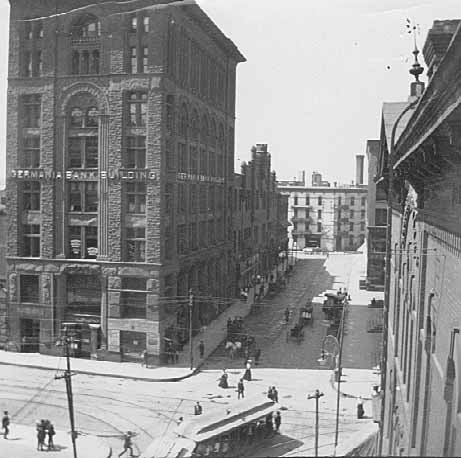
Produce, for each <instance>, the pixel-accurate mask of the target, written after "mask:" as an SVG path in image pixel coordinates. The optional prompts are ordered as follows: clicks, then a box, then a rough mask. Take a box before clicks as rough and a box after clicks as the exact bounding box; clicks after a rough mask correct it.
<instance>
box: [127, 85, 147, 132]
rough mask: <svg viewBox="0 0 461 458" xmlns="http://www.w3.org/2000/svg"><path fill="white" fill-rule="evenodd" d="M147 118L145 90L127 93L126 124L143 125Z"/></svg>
mask: <svg viewBox="0 0 461 458" xmlns="http://www.w3.org/2000/svg"><path fill="white" fill-rule="evenodd" d="M146 118H147V92H144V91H135V92H130V93H129V94H128V124H129V125H130V126H132V127H144V126H145V125H146Z"/></svg>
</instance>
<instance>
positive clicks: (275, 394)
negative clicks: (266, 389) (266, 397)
mask: <svg viewBox="0 0 461 458" xmlns="http://www.w3.org/2000/svg"><path fill="white" fill-rule="evenodd" d="M272 400H273V401H274V402H279V392H278V391H277V388H275V386H273V387H272Z"/></svg>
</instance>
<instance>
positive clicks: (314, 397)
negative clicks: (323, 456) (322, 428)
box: [307, 390, 323, 456]
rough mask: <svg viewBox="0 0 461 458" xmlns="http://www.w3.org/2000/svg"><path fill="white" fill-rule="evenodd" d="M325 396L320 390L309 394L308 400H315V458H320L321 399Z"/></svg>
mask: <svg viewBox="0 0 461 458" xmlns="http://www.w3.org/2000/svg"><path fill="white" fill-rule="evenodd" d="M322 396H323V393H321V392H320V391H319V390H315V393H314V394H309V395H308V396H307V399H315V456H319V399H320V398H321V397H322Z"/></svg>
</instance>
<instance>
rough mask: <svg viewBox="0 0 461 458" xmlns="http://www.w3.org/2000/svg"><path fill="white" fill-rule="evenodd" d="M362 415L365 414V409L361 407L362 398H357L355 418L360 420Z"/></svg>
mask: <svg viewBox="0 0 461 458" xmlns="http://www.w3.org/2000/svg"><path fill="white" fill-rule="evenodd" d="M364 415H365V410H364V408H363V400H362V398H359V399H358V400H357V418H358V419H359V420H361V419H362V418H363V416H364Z"/></svg>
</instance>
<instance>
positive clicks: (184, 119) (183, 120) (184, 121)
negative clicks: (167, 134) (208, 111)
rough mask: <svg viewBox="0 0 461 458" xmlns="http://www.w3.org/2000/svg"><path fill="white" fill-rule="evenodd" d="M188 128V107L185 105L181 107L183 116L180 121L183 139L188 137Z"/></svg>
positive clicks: (180, 132)
mask: <svg viewBox="0 0 461 458" xmlns="http://www.w3.org/2000/svg"><path fill="white" fill-rule="evenodd" d="M187 127H188V115H187V107H186V105H185V104H184V103H183V105H182V107H181V116H180V120H179V135H181V137H184V138H186V137H187Z"/></svg>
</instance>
